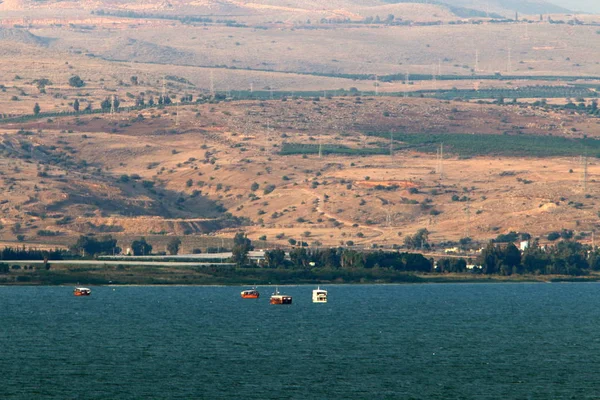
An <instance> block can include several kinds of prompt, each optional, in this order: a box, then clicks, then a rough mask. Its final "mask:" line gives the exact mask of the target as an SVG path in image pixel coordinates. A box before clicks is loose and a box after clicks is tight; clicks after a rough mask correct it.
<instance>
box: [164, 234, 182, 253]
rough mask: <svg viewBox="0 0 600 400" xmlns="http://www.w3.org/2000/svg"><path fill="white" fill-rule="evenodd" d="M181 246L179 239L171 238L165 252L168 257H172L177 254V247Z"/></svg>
mask: <svg viewBox="0 0 600 400" xmlns="http://www.w3.org/2000/svg"><path fill="white" fill-rule="evenodd" d="M180 245H181V239H179V238H178V237H174V238H171V240H169V243H167V251H168V252H169V254H170V255H172V256H174V255H176V254H177V253H179V246H180Z"/></svg>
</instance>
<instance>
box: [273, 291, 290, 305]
mask: <svg viewBox="0 0 600 400" xmlns="http://www.w3.org/2000/svg"><path fill="white" fill-rule="evenodd" d="M270 303H271V304H292V296H287V295H285V294H281V293H279V289H278V288H275V293H273V295H272V296H271V301H270Z"/></svg>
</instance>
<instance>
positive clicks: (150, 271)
mask: <svg viewBox="0 0 600 400" xmlns="http://www.w3.org/2000/svg"><path fill="white" fill-rule="evenodd" d="M599 281H600V275H599V274H591V275H586V276H568V275H513V276H500V275H473V274H470V273H447V274H435V273H426V274H421V273H419V274H417V273H410V272H398V271H389V270H380V269H373V270H327V269H313V270H278V269H262V268H223V267H212V268H210V267H203V268H195V269H176V268H149V267H127V268H122V267H121V268H119V267H117V268H111V267H108V268H74V267H65V268H64V269H61V270H50V271H46V270H34V271H16V272H13V271H11V272H9V273H8V274H2V275H0V286H66V285H84V286H104V285H112V286H121V285H122V286H126V285H137V286H148V285H158V286H170V285H172V286H242V285H275V284H277V285H302V284H306V285H309V284H329V285H330V284H424V283H435V284H444V283H558V282H599Z"/></svg>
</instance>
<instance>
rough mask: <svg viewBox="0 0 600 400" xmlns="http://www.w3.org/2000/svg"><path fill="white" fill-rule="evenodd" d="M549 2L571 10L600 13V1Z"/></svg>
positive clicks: (568, 0)
mask: <svg viewBox="0 0 600 400" xmlns="http://www.w3.org/2000/svg"><path fill="white" fill-rule="evenodd" d="M549 2H550V3H554V4H556V5H559V6H562V7H565V8H568V9H569V10H575V11H587V12H596V13H600V0H549Z"/></svg>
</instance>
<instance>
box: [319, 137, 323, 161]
mask: <svg viewBox="0 0 600 400" xmlns="http://www.w3.org/2000/svg"><path fill="white" fill-rule="evenodd" d="M322 157H323V143H322V142H321V134H320V133H319V158H322Z"/></svg>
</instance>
